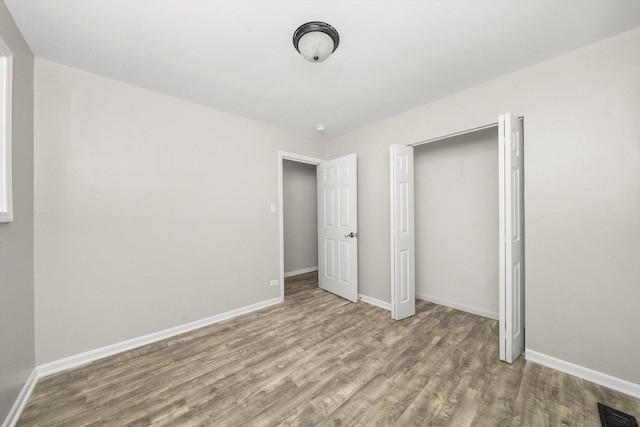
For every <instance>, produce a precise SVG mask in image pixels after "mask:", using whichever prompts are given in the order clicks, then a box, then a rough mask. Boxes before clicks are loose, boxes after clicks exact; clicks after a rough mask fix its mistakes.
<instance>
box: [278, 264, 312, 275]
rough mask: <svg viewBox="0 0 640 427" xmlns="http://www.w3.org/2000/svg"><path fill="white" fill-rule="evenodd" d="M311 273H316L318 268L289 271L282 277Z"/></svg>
mask: <svg viewBox="0 0 640 427" xmlns="http://www.w3.org/2000/svg"><path fill="white" fill-rule="evenodd" d="M312 271H318V266H317V265H316V266H315V267H309V268H303V269H301V270H294V271H289V272H287V273H284V277H291V276H297V275H299V274H305V273H311V272H312Z"/></svg>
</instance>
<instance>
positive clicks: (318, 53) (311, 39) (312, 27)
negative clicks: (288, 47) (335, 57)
mask: <svg viewBox="0 0 640 427" xmlns="http://www.w3.org/2000/svg"><path fill="white" fill-rule="evenodd" d="M339 42H340V37H339V36H338V32H337V31H336V30H335V28H333V27H332V26H331V25H329V24H326V23H324V22H319V21H313V22H307V23H306V24H303V25H301V26H300V27H299V28H298V29H297V30H296V31H295V33H294V34H293V45H294V46H295V48H296V50H297V51H298V52H300V55H302V57H303V58H304V59H306V60H307V61H310V62H322V61H324V60H326V59H327V58H328V57H329V56H330V55H331V54H332V53H333V52H335V50H336V49H337V48H338V43H339Z"/></svg>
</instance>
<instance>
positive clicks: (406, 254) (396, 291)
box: [390, 145, 416, 320]
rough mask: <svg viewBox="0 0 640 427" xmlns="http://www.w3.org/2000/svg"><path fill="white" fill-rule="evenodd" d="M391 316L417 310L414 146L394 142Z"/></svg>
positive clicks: (396, 318)
mask: <svg viewBox="0 0 640 427" xmlns="http://www.w3.org/2000/svg"><path fill="white" fill-rule="evenodd" d="M390 157H391V163H390V168H391V318H392V319H395V320H400V319H404V318H407V317H410V316H413V315H415V314H416V268H415V259H416V253H415V230H414V215H415V214H414V202H413V187H414V182H413V147H409V146H406V145H392V146H391V156H390Z"/></svg>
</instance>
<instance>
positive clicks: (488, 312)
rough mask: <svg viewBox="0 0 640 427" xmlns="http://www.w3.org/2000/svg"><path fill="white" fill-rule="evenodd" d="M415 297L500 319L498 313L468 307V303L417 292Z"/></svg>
mask: <svg viewBox="0 0 640 427" xmlns="http://www.w3.org/2000/svg"><path fill="white" fill-rule="evenodd" d="M416 298H418V299H421V300H424V301H429V302H432V303H434V304H438V305H444V306H446V307H451V308H455V309H456V310H460V311H466V312H467V313H471V314H477V315H478V316H482V317H487V318H489V319H493V320H500V316H499V315H498V313H494V312H492V311H488V310H484V309H482V308H477V307H469V306H468V305H464V304H458V303H457V302H453V301H449V300H446V299H442V298H437V297H432V296H430V295H425V294H419V293H416Z"/></svg>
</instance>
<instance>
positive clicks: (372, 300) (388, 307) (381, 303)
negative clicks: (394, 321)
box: [358, 294, 391, 311]
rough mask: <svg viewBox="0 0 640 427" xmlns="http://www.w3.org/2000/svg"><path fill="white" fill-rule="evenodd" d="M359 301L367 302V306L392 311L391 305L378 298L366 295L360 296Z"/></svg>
mask: <svg viewBox="0 0 640 427" xmlns="http://www.w3.org/2000/svg"><path fill="white" fill-rule="evenodd" d="M358 300H360V301H362V302H366V303H367V304H371V305H375V306H376V307H380V308H384V309H385V310H389V311H391V304H390V303H388V302H385V301H382V300H379V299H377V298H373V297H368V296H366V295H362V294H358Z"/></svg>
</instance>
